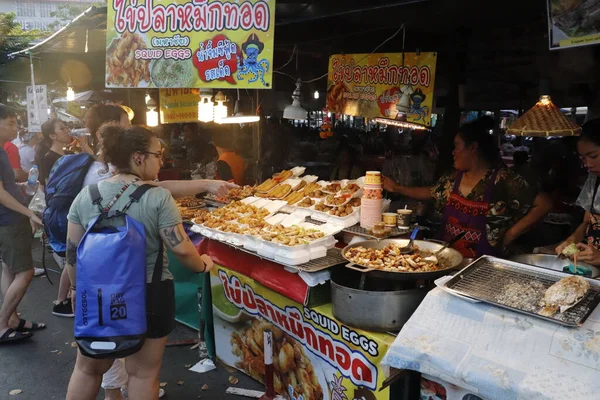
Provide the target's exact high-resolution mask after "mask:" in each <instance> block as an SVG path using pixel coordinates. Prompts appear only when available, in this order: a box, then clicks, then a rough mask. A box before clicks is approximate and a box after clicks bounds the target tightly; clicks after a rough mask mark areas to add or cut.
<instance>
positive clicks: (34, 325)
mask: <svg viewBox="0 0 600 400" xmlns="http://www.w3.org/2000/svg"><path fill="white" fill-rule="evenodd" d="M26 323H27V321H26V320H24V319H20V320H19V326H17V327H16V328H15V331H17V332H31V331H39V330H41V329H46V324H44V323H43V322H33V321H31V328H26V327H25V324H26Z"/></svg>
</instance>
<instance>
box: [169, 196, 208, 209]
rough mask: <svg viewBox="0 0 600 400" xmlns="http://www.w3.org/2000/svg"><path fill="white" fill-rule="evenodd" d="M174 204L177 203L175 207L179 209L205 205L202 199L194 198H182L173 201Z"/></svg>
mask: <svg viewBox="0 0 600 400" xmlns="http://www.w3.org/2000/svg"><path fill="white" fill-rule="evenodd" d="M175 203H177V205H178V206H179V207H188V208H191V207H204V206H205V205H206V203H205V202H204V201H203V200H202V199H199V198H197V197H194V196H188V197H182V198H180V199H177V200H175Z"/></svg>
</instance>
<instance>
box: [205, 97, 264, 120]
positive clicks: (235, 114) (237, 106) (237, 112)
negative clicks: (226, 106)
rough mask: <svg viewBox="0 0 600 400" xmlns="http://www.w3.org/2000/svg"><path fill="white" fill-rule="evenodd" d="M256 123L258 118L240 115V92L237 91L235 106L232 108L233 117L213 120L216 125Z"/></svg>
mask: <svg viewBox="0 0 600 400" xmlns="http://www.w3.org/2000/svg"><path fill="white" fill-rule="evenodd" d="M258 121H260V116H258V115H244V113H242V112H241V111H240V90H239V89H238V91H237V100H236V101H235V106H234V108H233V115H232V116H229V117H226V118H221V119H216V118H215V122H216V123H217V124H250V123H253V122H258Z"/></svg>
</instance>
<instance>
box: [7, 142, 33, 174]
mask: <svg viewBox="0 0 600 400" xmlns="http://www.w3.org/2000/svg"><path fill="white" fill-rule="evenodd" d="M3 147H4V151H6V154H8V160H9V161H10V165H11V167H12V169H13V170H14V171H15V181H17V182H25V181H26V180H27V176H28V172H29V171H23V170H22V169H21V156H20V155H19V149H18V148H17V146H15V145H14V144H13V142H10V141H8V142H6V143H4V146H3Z"/></svg>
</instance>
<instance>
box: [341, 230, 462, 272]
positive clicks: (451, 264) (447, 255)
mask: <svg viewBox="0 0 600 400" xmlns="http://www.w3.org/2000/svg"><path fill="white" fill-rule="evenodd" d="M408 242H409V240H408V239H387V240H366V241H364V242H360V243H355V244H351V245H348V246H346V247H344V249H343V250H342V256H343V257H344V258H345V259H346V260H348V258H346V252H347V251H348V250H350V249H352V248H354V247H360V246H362V247H364V248H367V249H383V248H384V247H385V246H387V245H388V244H390V243H394V244H397V245H398V246H400V247H404V246H407V245H408ZM414 245H415V246H417V247H418V248H419V249H421V250H425V251H430V252H432V253H435V252H436V251H438V250H440V249H441V248H442V247H443V245H441V244H438V243H434V242H430V241H426V240H415V242H414ZM438 258H444V259H445V260H446V263H447V267H446V268H444V269H440V270H437V271H428V272H404V271H394V272H391V271H383V270H379V269H376V268H373V267H369V266H366V265H360V264H354V263H352V261H350V260H348V261H350V264H347V265H346V267H347V268H350V269H353V270H356V271H359V272H363V273H367V272H368V275H369V276H373V277H377V278H381V279H393V280H418V279H425V280H433V279H436V278H439V277H440V276H444V275H447V274H449V273H450V272H451V270H452V269H454V268H457V267H459V266H460V265H461V264H462V262H463V256H462V255H461V254H460V253H459V252H458V251H456V250H454V249H452V248H447V249H445V250H444V251H442V253H441V254H440V255H439V256H438Z"/></svg>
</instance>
